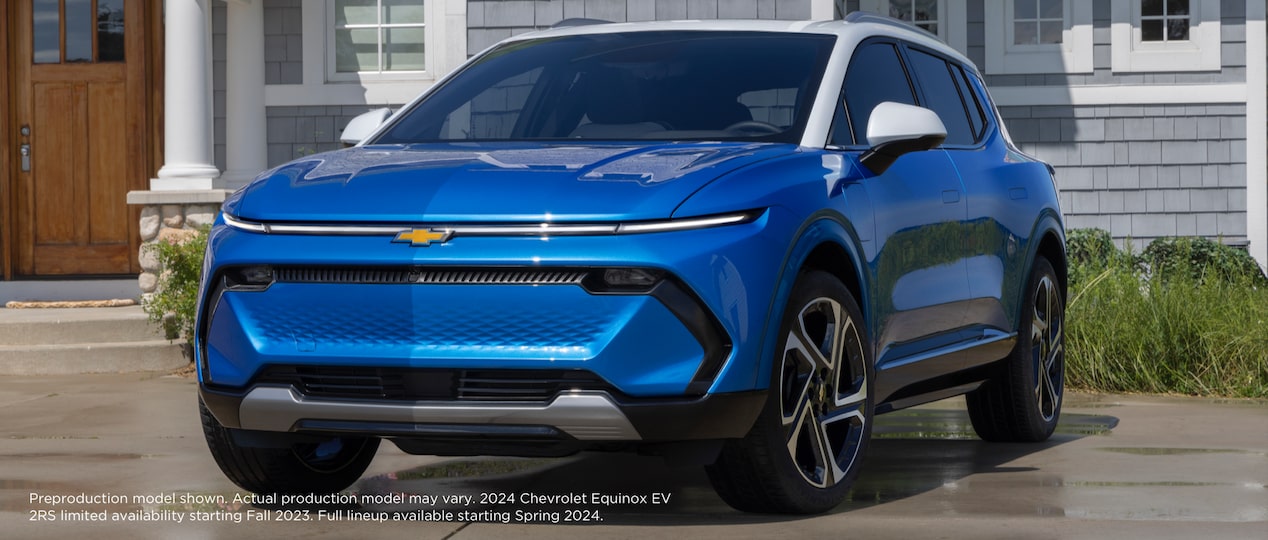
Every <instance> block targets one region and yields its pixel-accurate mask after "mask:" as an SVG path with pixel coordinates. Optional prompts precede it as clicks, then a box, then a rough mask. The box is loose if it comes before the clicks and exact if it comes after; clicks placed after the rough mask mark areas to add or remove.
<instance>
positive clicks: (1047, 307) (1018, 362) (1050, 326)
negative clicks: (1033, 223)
mask: <svg viewBox="0 0 1268 540" xmlns="http://www.w3.org/2000/svg"><path fill="white" fill-rule="evenodd" d="M1059 283H1060V282H1058V281H1057V273H1056V271H1055V270H1053V268H1052V264H1051V263H1049V262H1048V259H1046V258H1044V257H1043V256H1042V255H1041V256H1038V257H1036V258H1035V264H1034V269H1033V270H1031V275H1030V282H1029V284H1028V285H1027V288H1026V296H1025V304H1024V305H1023V306H1022V317H1021V331H1019V332H1018V336H1017V345H1016V347H1015V348H1014V349H1013V352H1012V354H1010V355H1009V356H1008V358H1007V359H1006V360H1004V362H1003V365H1002V366H1001V369H1000V370H999V371H998V372H997V373H996V375H995V376H994V377H993V378H992V379H991V380H989V381H987V382H986V383H984V384H983V385H982V387H981V388H978V389H977V390H974V391H973V392H970V393H969V394H968V395H967V396H965V399H966V402H967V403H968V409H969V419H970V420H971V421H972V422H973V429H974V431H976V432H977V435H978V436H979V437H981V438H982V439H983V440H986V441H996V442H1039V441H1044V440H1047V439H1048V437H1050V436H1052V432H1053V430H1055V429H1056V427H1057V419H1058V418H1059V417H1060V416H1061V400H1062V397H1063V395H1064V393H1065V298H1064V297H1063V296H1062V293H1061V287H1060V284H1059Z"/></svg>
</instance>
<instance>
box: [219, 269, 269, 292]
mask: <svg viewBox="0 0 1268 540" xmlns="http://www.w3.org/2000/svg"><path fill="white" fill-rule="evenodd" d="M273 280H274V274H273V267H272V266H239V267H236V268H229V269H227V270H225V288H227V289H229V290H231V291H262V290H264V289H267V288H269V285H272V284H273Z"/></svg>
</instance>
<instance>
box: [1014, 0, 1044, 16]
mask: <svg viewBox="0 0 1268 540" xmlns="http://www.w3.org/2000/svg"><path fill="white" fill-rule="evenodd" d="M1038 16H1039V13H1038V12H1036V11H1035V0H1013V18H1014V19H1034V18H1036V17H1038Z"/></svg>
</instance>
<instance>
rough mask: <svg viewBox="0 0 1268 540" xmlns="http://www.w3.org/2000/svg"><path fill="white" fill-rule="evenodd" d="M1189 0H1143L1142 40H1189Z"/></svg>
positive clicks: (1141, 15) (1141, 9)
mask: <svg viewBox="0 0 1268 540" xmlns="http://www.w3.org/2000/svg"><path fill="white" fill-rule="evenodd" d="M1189 24H1190V21H1189V0H1142V1H1141V3H1140V40H1141V41H1160V42H1163V43H1165V42H1168V41H1188V40H1189Z"/></svg>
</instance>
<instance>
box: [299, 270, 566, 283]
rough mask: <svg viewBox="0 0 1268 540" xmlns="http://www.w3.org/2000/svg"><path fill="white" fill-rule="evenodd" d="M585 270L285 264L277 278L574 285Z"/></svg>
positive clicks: (301, 281) (340, 281)
mask: <svg viewBox="0 0 1268 540" xmlns="http://www.w3.org/2000/svg"><path fill="white" fill-rule="evenodd" d="M585 277H586V270H577V269H533V268H500V269H487V268H440V269H433V268H428V269H423V268H348V267H284V268H278V269H277V281H279V282H284V283H356V284H374V283H381V284H389V285H392V284H410V283H416V284H424V285H573V284H577V283H581V280H582V279H584V278H585Z"/></svg>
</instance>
